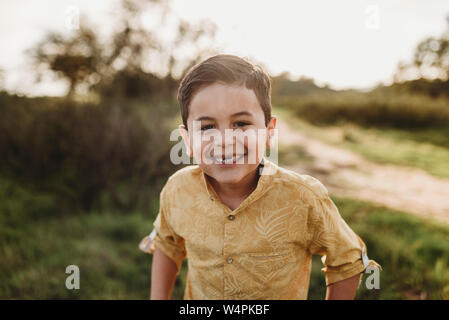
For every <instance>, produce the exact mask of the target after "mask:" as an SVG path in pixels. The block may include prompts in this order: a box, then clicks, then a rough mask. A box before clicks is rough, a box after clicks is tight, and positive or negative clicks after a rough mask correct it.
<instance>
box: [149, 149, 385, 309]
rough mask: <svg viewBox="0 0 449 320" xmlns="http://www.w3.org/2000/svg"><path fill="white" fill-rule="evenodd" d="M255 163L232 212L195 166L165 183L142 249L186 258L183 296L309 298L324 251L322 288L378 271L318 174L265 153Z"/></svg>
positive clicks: (176, 260)
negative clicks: (248, 188) (316, 261)
mask: <svg viewBox="0 0 449 320" xmlns="http://www.w3.org/2000/svg"><path fill="white" fill-rule="evenodd" d="M259 168H260V169H259V172H261V175H260V177H259V181H258V184H257V187H256V189H255V190H254V191H253V192H252V193H251V194H250V195H249V196H248V197H247V198H246V199H245V200H244V201H243V202H242V203H241V204H240V206H239V207H238V208H236V209H235V210H231V209H230V208H229V207H227V206H226V205H224V204H223V203H222V202H221V201H220V199H219V197H218V195H217V193H216V192H215V190H214V189H213V187H212V185H211V184H210V183H209V182H208V181H207V180H206V179H205V174H204V172H203V171H202V170H201V169H200V168H199V166H198V165H190V166H187V167H184V168H182V169H180V170H178V171H177V172H175V173H174V174H173V175H172V176H170V177H169V179H168V181H167V183H166V184H165V186H164V187H163V189H162V191H161V195H160V210H159V213H158V216H157V218H156V220H155V222H154V230H153V232H152V233H151V234H150V236H148V237H145V238H144V239H143V240H142V241H141V243H140V249H141V250H143V251H145V252H147V253H152V252H153V251H154V249H155V247H158V248H159V249H160V250H161V251H163V252H164V253H165V254H166V255H167V256H168V257H170V258H171V259H172V260H173V261H174V262H175V263H176V265H177V267H178V272H179V269H180V266H181V264H182V261H183V259H184V258H188V273H187V283H186V288H185V293H184V299H219V300H221V299H307V293H308V288H309V279H310V270H311V256H312V254H319V255H322V256H323V257H322V262H323V264H324V268H323V269H322V271H323V272H326V284H327V285H329V284H331V283H334V282H337V281H340V280H344V279H346V278H350V277H352V276H354V275H356V274H359V273H361V272H363V271H364V270H365V268H366V267H367V266H368V265H374V266H376V267H379V269H380V270H381V268H380V266H379V265H378V264H377V263H376V262H375V261H373V260H369V259H368V257H367V256H366V246H365V244H364V242H363V241H362V240H361V239H360V238H359V237H358V236H357V235H356V234H355V233H354V232H353V231H352V230H351V228H350V227H349V226H348V225H347V224H346V223H345V221H344V220H343V219H342V218H341V216H340V214H339V212H338V209H337V207H336V206H335V204H334V203H333V202H332V200H331V199H330V198H329V196H328V192H327V190H326V188H325V187H324V186H323V185H322V184H321V183H320V182H319V181H318V180H317V179H315V178H313V177H311V176H308V175H303V174H298V173H296V172H293V171H290V170H287V169H285V168H282V167H279V166H278V165H276V164H275V163H273V162H271V161H269V160H268V159H267V158H266V157H264V158H263V160H262V161H261V164H260V167H259ZM270 173H271V174H270Z"/></svg>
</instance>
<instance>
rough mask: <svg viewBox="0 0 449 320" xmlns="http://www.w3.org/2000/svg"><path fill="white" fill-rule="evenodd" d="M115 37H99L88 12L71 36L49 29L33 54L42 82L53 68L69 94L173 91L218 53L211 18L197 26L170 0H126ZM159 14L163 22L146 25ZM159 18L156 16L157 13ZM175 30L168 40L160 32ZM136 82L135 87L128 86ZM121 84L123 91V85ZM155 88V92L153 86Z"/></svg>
mask: <svg viewBox="0 0 449 320" xmlns="http://www.w3.org/2000/svg"><path fill="white" fill-rule="evenodd" d="M118 12H119V14H118V15H117V16H116V23H115V27H114V31H113V34H112V35H111V36H110V37H108V39H110V40H106V41H99V36H98V35H97V33H96V32H95V28H94V27H92V26H91V24H90V23H89V21H88V20H87V18H86V17H85V16H82V17H81V19H80V28H79V29H78V30H76V31H75V32H74V33H73V34H72V35H67V34H61V33H59V32H51V33H49V34H48V35H47V36H46V37H45V38H44V39H43V40H42V41H41V42H39V43H38V44H37V46H36V47H34V48H32V49H31V50H29V55H30V56H31V57H32V61H33V64H34V67H35V70H36V80H37V81H41V80H42V78H43V76H44V75H46V74H47V73H48V72H49V71H50V72H51V74H53V75H55V76H56V78H59V79H65V80H67V81H68V83H69V89H68V92H67V95H68V96H72V95H73V94H74V93H75V92H77V91H81V92H82V91H84V92H88V91H95V92H97V93H100V94H102V95H104V94H108V93H111V92H120V93H123V92H124V93H125V94H126V93H130V94H132V95H136V94H137V95H138V94H140V92H136V90H135V89H136V88H140V87H142V86H136V85H135V84H136V83H140V84H141V83H144V84H146V85H144V86H143V87H142V88H143V89H142V90H141V91H144V92H149V90H148V86H151V84H153V85H154V84H155V83H158V85H159V86H160V88H157V90H153V91H157V92H165V93H168V92H171V91H172V90H173V89H174V87H176V83H177V82H176V81H177V79H179V78H180V77H181V76H182V75H183V73H184V72H185V71H186V69H187V68H189V67H190V66H192V65H193V64H195V63H197V62H198V61H199V60H202V59H204V58H205V57H206V56H208V55H211V54H213V53H214V52H213V51H212V50H210V49H209V48H210V47H211V43H212V41H213V39H214V35H215V31H216V26H215V25H214V24H213V23H211V22H209V21H200V22H199V23H198V24H192V23H189V22H187V21H184V20H182V19H181V18H179V17H176V16H175V14H174V13H173V11H172V10H171V7H170V1H168V0H146V1H138V0H122V2H121V4H120V8H119V10H118ZM148 12H156V13H157V15H158V17H157V18H158V19H159V23H158V24H157V25H156V26H155V27H153V28H152V29H149V28H148V27H145V26H144V22H145V20H144V14H145V13H148ZM153 18H154V19H156V17H155V16H153ZM170 28H172V29H173V30H172V31H173V32H171V33H172V34H173V35H174V36H173V37H172V38H171V39H168V40H166V39H164V38H163V37H162V36H161V34H160V33H161V30H167V29H170ZM127 83H131V84H132V86H131V88H132V89H133V90H129V89H130V87H129V86H128V87H127ZM120 88H122V89H120ZM150 91H151V90H150Z"/></svg>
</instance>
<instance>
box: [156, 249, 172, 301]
mask: <svg viewBox="0 0 449 320" xmlns="http://www.w3.org/2000/svg"><path fill="white" fill-rule="evenodd" d="M176 275H177V267H176V263H175V262H174V261H173V260H171V259H170V258H169V257H168V256H167V255H166V254H165V253H164V252H162V251H161V250H159V249H158V248H157V247H156V249H155V250H154V253H153V263H152V269H151V296H150V299H151V300H169V299H170V297H171V293H172V290H173V287H174V285H175V280H176Z"/></svg>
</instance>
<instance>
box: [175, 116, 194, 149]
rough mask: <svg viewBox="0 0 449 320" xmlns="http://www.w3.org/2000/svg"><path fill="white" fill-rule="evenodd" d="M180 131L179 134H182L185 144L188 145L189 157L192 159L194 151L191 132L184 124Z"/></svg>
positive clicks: (181, 125)
mask: <svg viewBox="0 0 449 320" xmlns="http://www.w3.org/2000/svg"><path fill="white" fill-rule="evenodd" d="M178 129H179V132H180V133H181V137H182V140H184V143H185V145H186V148H187V155H188V156H189V157H191V156H192V154H193V150H192V147H191V145H190V139H189V132H188V131H187V128H186V127H185V126H184V125H183V124H180V125H179V127H178Z"/></svg>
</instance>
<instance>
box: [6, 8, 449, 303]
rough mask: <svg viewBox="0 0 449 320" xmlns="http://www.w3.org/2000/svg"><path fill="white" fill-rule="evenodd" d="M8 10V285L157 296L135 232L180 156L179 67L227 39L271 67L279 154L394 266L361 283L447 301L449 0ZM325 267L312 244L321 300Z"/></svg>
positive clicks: (32, 294)
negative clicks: (75, 280)
mask: <svg viewBox="0 0 449 320" xmlns="http://www.w3.org/2000/svg"><path fill="white" fill-rule="evenodd" d="M0 7H1V10H0V17H1V19H0V26H1V27H0V33H1V49H2V54H1V55H0V153H1V155H2V156H1V157H0V239H1V241H0V298H2V299H147V298H148V297H149V293H150V271H151V259H152V256H151V255H147V254H144V253H142V252H141V251H139V250H138V247H137V246H138V243H139V241H140V240H141V239H142V238H143V237H144V236H145V235H147V234H148V233H149V232H151V230H152V228H153V221H154V219H155V217H156V215H157V212H158V209H159V192H160V190H161V188H162V186H163V185H164V183H165V182H166V179H167V177H168V176H169V175H170V174H172V173H173V172H175V171H176V170H178V169H180V168H181V167H180V166H176V165H173V164H172V163H171V162H170V160H169V159H170V158H169V152H170V148H171V147H172V145H173V144H175V143H176V141H170V138H169V137H170V132H171V131H172V130H174V129H175V128H176V127H177V125H178V124H179V123H181V118H180V116H179V110H178V106H177V102H176V90H177V87H178V84H179V81H180V79H181V78H182V76H183V75H184V74H185V72H186V71H187V70H188V68H189V67H191V66H192V65H194V64H195V63H197V62H199V61H201V60H203V59H205V58H207V57H210V56H211V55H214V54H217V53H231V54H237V55H239V56H244V57H248V58H249V59H251V60H252V61H253V62H255V63H258V64H261V65H263V66H264V67H265V68H266V69H267V70H268V71H269V73H270V74H271V75H272V85H273V92H272V101H273V114H275V115H276V116H277V117H278V128H279V142H280V146H279V165H281V166H284V167H286V168H289V169H291V170H295V171H297V172H299V173H302V174H309V175H312V176H314V177H316V178H318V179H320V180H321V181H322V182H323V183H324V185H325V186H326V187H327V188H328V189H329V192H330V194H331V197H332V199H333V200H334V201H335V203H336V205H337V207H338V208H339V210H340V213H341V215H342V216H343V218H344V219H345V221H346V222H347V223H348V224H349V225H350V226H351V228H353V229H354V231H355V232H357V233H358V234H359V235H360V236H361V238H362V239H363V240H364V241H365V243H366V244H367V247H368V255H369V257H370V258H371V259H375V260H376V261H377V262H379V263H380V264H381V265H382V266H383V270H384V271H383V272H382V273H381V274H380V275H381V277H380V289H378V290H374V289H373V290H368V289H367V288H366V286H365V278H366V276H365V277H364V278H363V280H362V285H361V287H360V289H359V291H358V293H357V298H358V299H449V268H448V266H449V19H448V15H449V4H448V3H447V1H437V0H434V1H432V2H424V1H399V0H395V1H388V2H387V1H375V0H373V1H345V2H344V3H343V2H338V3H337V2H335V1H330V0H329V1H314V2H313V3H312V2H311V1H308V2H306V1H301V2H298V1H276V2H274V1H245V2H243V3H242V2H241V1H234V0H232V1H231V0H230V1H226V2H218V1H206V0H195V1H175V0H173V1H168V0H147V1H137V0H121V1H120V0H115V1H113V0H110V1H106V0H102V1H83V0H78V1H76V0H72V1H66V0H61V1H57V2H56V1H23V0H21V1H19V0H17V1H14V2H11V1H1V2H0ZM68 265H77V266H78V267H79V269H80V276H81V280H80V286H81V288H80V289H79V290H68V289H67V288H66V286H65V281H66V277H67V276H68V275H67V274H66V273H65V270H66V267H67V266H68ZM320 268H321V261H320V260H319V257H314V260H313V272H312V278H311V285H310V291H309V299H323V298H324V295H325V282H324V274H322V273H321V272H320ZM186 272H187V268H186V261H184V264H183V268H182V270H181V272H180V275H179V277H178V278H177V280H176V285H175V289H174V292H173V296H172V298H174V299H182V297H183V291H184V287H185V281H186Z"/></svg>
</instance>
